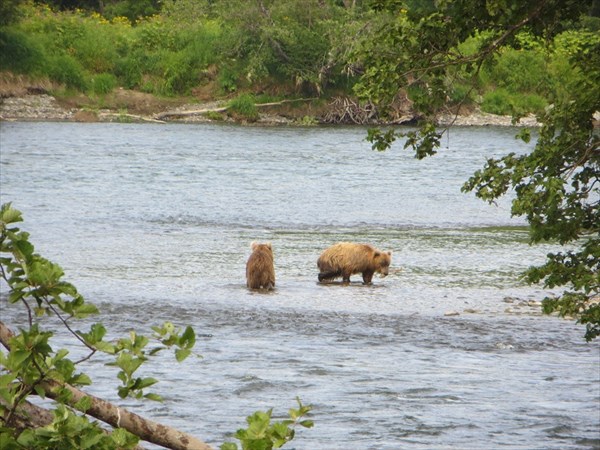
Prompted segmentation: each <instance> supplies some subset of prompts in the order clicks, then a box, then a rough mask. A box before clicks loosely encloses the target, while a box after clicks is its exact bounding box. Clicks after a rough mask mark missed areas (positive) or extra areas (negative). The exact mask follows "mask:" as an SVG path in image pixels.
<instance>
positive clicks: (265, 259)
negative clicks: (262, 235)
mask: <svg viewBox="0 0 600 450" xmlns="http://www.w3.org/2000/svg"><path fill="white" fill-rule="evenodd" d="M250 248H251V249H252V254H251V255H250V257H249V258H248V262H247V263H246V286H248V287H249V288H250V289H261V288H264V289H273V288H274V287H275V267H274V265H273V248H272V247H271V243H270V242H267V243H265V244H260V243H258V242H253V243H252V244H251V245H250Z"/></svg>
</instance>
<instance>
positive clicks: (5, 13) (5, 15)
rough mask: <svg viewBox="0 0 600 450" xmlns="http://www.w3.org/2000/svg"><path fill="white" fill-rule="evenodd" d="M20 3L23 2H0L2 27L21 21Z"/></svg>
mask: <svg viewBox="0 0 600 450" xmlns="http://www.w3.org/2000/svg"><path fill="white" fill-rule="evenodd" d="M20 2H21V0H2V2H0V26H4V25H10V24H11V23H14V22H16V21H17V20H19V18H20V12H19V3H20Z"/></svg>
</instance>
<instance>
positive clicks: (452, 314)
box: [444, 311, 460, 317]
mask: <svg viewBox="0 0 600 450" xmlns="http://www.w3.org/2000/svg"><path fill="white" fill-rule="evenodd" d="M444 316H446V317H450V316H460V313H459V312H458V311H446V312H445V313H444Z"/></svg>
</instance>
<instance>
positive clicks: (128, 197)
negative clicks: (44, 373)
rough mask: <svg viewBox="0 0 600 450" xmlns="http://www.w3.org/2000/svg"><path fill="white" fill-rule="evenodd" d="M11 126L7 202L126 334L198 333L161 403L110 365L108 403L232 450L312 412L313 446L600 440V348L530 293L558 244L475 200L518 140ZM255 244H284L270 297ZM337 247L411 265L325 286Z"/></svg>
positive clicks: (7, 314)
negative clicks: (124, 391)
mask: <svg viewBox="0 0 600 450" xmlns="http://www.w3.org/2000/svg"><path fill="white" fill-rule="evenodd" d="M0 126H1V128H0V139H1V144H2V152H1V153H0V170H1V173H2V202H4V201H13V202H14V205H15V207H17V208H18V209H20V210H22V211H23V213H24V217H25V224H24V228H25V229H26V230H27V231H29V232H31V239H32V241H33V243H34V244H35V245H36V249H37V250H38V251H39V252H40V253H42V254H43V255H44V256H46V257H48V258H50V259H51V260H53V261H56V262H58V263H59V264H60V265H61V266H62V267H63V268H64V269H65V271H66V274H67V279H68V280H69V281H72V282H73V283H74V284H75V285H76V286H78V288H79V289H80V291H81V292H82V293H83V294H84V295H85V296H86V298H87V299H88V300H91V301H94V302H95V303H97V304H98V305H99V306H100V308H101V310H102V320H103V321H104V322H105V324H107V325H110V327H111V333H113V335H114V336H117V335H119V334H121V333H123V332H126V331H127V330H128V329H130V328H136V329H139V330H147V329H148V326H149V325H152V324H159V323H161V322H162V321H164V320H172V321H174V322H176V323H178V324H182V325H183V324H188V323H189V324H191V325H193V326H194V327H195V329H196V332H197V333H198V343H197V350H198V352H199V353H201V354H202V356H203V357H202V358H191V359H189V360H186V361H185V362H184V363H183V364H182V365H181V366H175V365H173V364H172V362H171V360H167V355H159V357H158V360H157V362H156V364H154V365H153V366H152V367H151V368H150V367H148V368H146V369H145V370H146V371H148V372H150V374H151V375H152V376H154V377H156V378H159V379H160V380H161V383H159V384H158V385H157V390H159V391H160V393H161V394H162V395H163V396H164V397H165V399H166V401H165V402H164V403H162V404H146V403H143V404H139V403H136V402H134V401H127V402H123V401H122V400H119V399H118V398H117V396H116V392H113V391H112V390H109V389H107V388H106V386H107V385H108V384H109V383H108V382H103V381H107V380H112V379H114V371H113V370H112V369H111V368H108V367H107V368H101V369H100V370H98V368H95V369H94V374H95V376H94V379H95V381H96V384H94V385H93V386H92V387H91V391H92V392H95V393H98V394H100V395H102V396H104V397H107V398H108V399H111V400H113V401H116V402H118V403H119V404H121V405H123V406H125V407H129V408H135V409H136V411H140V412H141V413H143V414H145V415H147V416H150V417H152V418H153V419H155V420H159V421H164V422H165V423H168V424H173V425H176V426H178V427H180V428H182V429H185V430H187V431H191V432H193V433H194V434H196V435H197V436H199V437H201V438H202V439H205V440H208V441H209V442H211V443H213V444H214V445H215V446H218V444H220V443H221V442H223V440H224V439H225V436H226V435H227V434H228V433H231V432H234V431H235V430H236V429H237V428H239V427H240V426H242V425H243V424H244V418H245V416H246V415H248V414H250V413H252V412H253V411H254V410H256V409H268V408H271V407H273V408H274V411H275V414H276V415H284V414H285V413H286V411H287V409H288V408H290V407H294V406H295V401H294V398H295V397H296V396H299V397H300V398H301V399H302V401H303V402H304V403H305V404H312V405H313V406H314V414H313V415H314V417H313V418H314V420H315V422H316V426H315V428H314V429H311V430H301V431H300V432H299V433H298V439H297V440H296V441H294V447H295V448H298V449H300V448H307V449H308V448H311V449H348V448H361V449H397V448H415V449H420V448H423V449H430V448H436V449H437V448H469V449H475V448H499V447H507V448H527V449H535V448H543V449H569V448H573V449H580V448H594V447H596V448H597V447H598V446H600V437H599V433H600V427H599V425H598V420H597V418H598V415H599V414H600V409H599V407H598V404H597V401H596V400H597V399H598V398H599V396H600V383H598V381H599V380H598V373H599V370H600V361H599V359H600V357H599V351H600V350H599V348H598V344H597V343H593V344H586V343H585V342H584V341H583V339H582V335H583V330H582V328H581V327H578V326H576V325H574V324H572V323H570V322H567V321H563V320H559V319H557V318H554V317H546V316H542V315H541V314H540V312H539V306H537V303H536V301H539V300H540V299H541V298H542V297H543V296H544V295H546V294H547V293H546V292H544V291H543V290H541V289H539V288H537V287H529V286H526V285H524V284H523V283H522V281H520V280H519V277H518V275H519V273H520V272H522V271H523V269H525V268H527V267H528V266H529V265H532V264H538V263H540V262H542V261H543V260H544V255H545V254H546V253H547V252H549V251H553V250H555V249H556V247H555V246H554V245H552V244H546V245H543V246H534V247H530V246H529V245H528V236H527V230H526V229H525V228H524V227H523V222H522V221H521V220H519V219H518V218H510V205H509V203H508V202H501V203H500V204H499V205H498V206H489V205H486V204H485V203H483V202H480V201H478V200H476V199H474V198H473V197H472V195H465V194H461V193H460V187H461V185H462V183H463V182H464V181H465V180H466V178H467V177H468V176H469V175H470V174H471V173H472V172H473V171H474V170H476V169H477V168H479V166H481V165H482V163H483V161H484V160H485V158H486V157H489V156H499V155H501V154H503V153H504V152H505V151H507V150H515V146H516V151H526V150H527V148H528V147H527V146H525V145H524V144H522V143H519V142H518V141H515V140H514V139H513V135H514V131H513V130H509V129H494V128H482V129H476V128H473V129H458V130H456V131H453V133H452V135H451V140H450V142H449V148H447V149H444V150H443V151H442V152H440V154H439V155H437V156H436V157H434V158H431V159H429V160H425V161H417V160H415V159H414V158H412V157H411V155H409V154H407V153H406V152H404V151H402V150H400V149H397V150H392V151H389V152H386V153H375V152H372V151H370V150H369V148H368V144H366V143H365V142H364V136H365V131H364V130H361V129H355V128H306V129H288V128H277V129H263V128H245V127H233V126H207V125H201V126H196V125H164V126H158V125H116V124H52V123H49V124H32V123H2V124H1V125H0ZM254 240H259V241H267V240H268V241H271V242H272V244H273V248H274V252H275V266H276V272H277V289H276V290H275V291H274V292H271V293H268V294H263V293H255V292H249V291H248V290H247V289H245V287H244V284H245V280H244V276H245V275H244V274H245V262H246V259H247V257H248V256H249V254H250V248H249V246H250V242H252V241H254ZM337 241H359V242H369V243H372V244H374V245H375V246H377V247H380V248H382V249H385V250H392V251H393V261H392V270H391V273H390V275H389V276H388V277H386V278H375V279H374V284H373V285H372V286H363V285H362V284H361V283H360V282H359V280H360V276H356V277H355V278H353V280H354V281H355V282H354V283H352V284H351V285H350V286H341V285H338V284H334V285H327V286H324V285H319V284H318V283H317V278H316V275H317V272H318V271H317V267H316V260H317V257H318V255H319V254H320V252H321V251H322V250H323V249H324V248H325V247H327V246H329V245H331V244H332V243H334V242H337ZM2 302H3V305H4V306H3V308H2V309H3V311H2V313H3V319H5V320H7V321H8V322H9V323H11V324H16V323H18V322H19V320H22V318H20V317H21V316H20V314H19V311H18V309H17V308H16V307H10V308H7V307H6V304H5V303H4V302H5V300H4V299H3V300H2ZM449 313H452V314H458V315H447V314H449ZM86 326H87V325H85V324H82V326H81V329H84V328H85V327H86ZM64 339H66V338H65V337H64V336H62V335H59V336H57V339H56V340H57V342H58V343H62V341H64Z"/></svg>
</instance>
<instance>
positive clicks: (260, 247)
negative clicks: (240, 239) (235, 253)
mask: <svg viewBox="0 0 600 450" xmlns="http://www.w3.org/2000/svg"><path fill="white" fill-rule="evenodd" d="M250 248H251V249H252V251H253V252H255V251H257V250H259V251H267V252H269V253H273V248H272V247H271V243H270V242H265V243H264V244H261V243H260V242H253V243H252V244H250Z"/></svg>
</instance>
